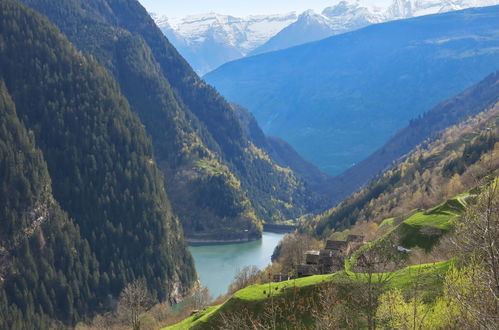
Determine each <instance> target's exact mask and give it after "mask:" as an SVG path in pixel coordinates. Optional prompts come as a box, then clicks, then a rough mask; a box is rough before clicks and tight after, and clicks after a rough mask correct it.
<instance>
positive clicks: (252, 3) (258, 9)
mask: <svg viewBox="0 0 499 330" xmlns="http://www.w3.org/2000/svg"><path fill="white" fill-rule="evenodd" d="M139 1H140V3H141V4H142V5H143V6H144V7H145V8H146V9H147V10H148V11H150V12H155V13H158V14H162V15H166V16H168V17H175V18H181V17H184V16H187V15H193V14H204V13H208V12H216V13H220V14H227V15H233V16H247V15H255V14H266V15H267V14H281V13H287V12H290V11H297V12H302V11H305V10H307V9H314V10H315V11H317V12H321V11H322V10H323V9H324V8H326V7H328V6H331V5H334V4H336V3H338V2H339V1H340V0H139ZM366 2H372V3H380V2H381V3H382V2H386V0H367V1H366Z"/></svg>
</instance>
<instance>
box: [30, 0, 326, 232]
mask: <svg viewBox="0 0 499 330" xmlns="http://www.w3.org/2000/svg"><path fill="white" fill-rule="evenodd" d="M24 2H25V3H27V4H28V5H30V6H32V7H33V8H35V9H37V10H39V11H41V12H43V13H44V14H46V15H47V16H48V17H49V18H50V19H51V20H52V21H53V22H54V23H56V24H57V25H58V26H59V27H60V28H61V29H62V31H63V32H64V33H66V34H67V36H68V38H69V39H70V40H71V41H73V42H74V43H75V44H76V45H77V47H78V48H79V49H81V50H83V51H84V52H87V53H90V54H92V55H93V56H95V58H96V59H97V60H98V61H99V62H100V63H102V64H103V65H105V66H106V67H107V68H108V70H109V71H110V72H111V73H112V74H113V75H114V77H115V78H116V80H117V81H118V83H119V84H120V87H121V90H122V91H123V93H124V94H125V96H126V97H127V99H128V100H129V102H130V104H131V106H132V109H133V111H134V112H136V113H137V114H138V116H139V117H140V119H141V120H142V122H143V123H144V125H145V127H146V129H147V131H148V133H149V134H150V135H151V137H152V140H153V145H154V153H155V157H156V159H157V161H158V164H159V165H160V168H161V169H162V170H163V172H164V174H165V181H166V187H167V189H168V193H169V196H170V197H171V200H172V203H173V208H174V211H175V212H176V213H177V214H178V215H179V217H180V218H181V221H182V224H183V226H184V230H185V233H186V235H187V237H188V238H190V239H225V240H234V239H247V238H248V233H249V238H250V239H252V238H257V237H259V236H260V230H261V229H260V228H261V225H260V223H261V219H263V220H265V221H279V220H284V219H290V218H297V217H300V216H302V215H304V214H307V213H311V212H314V211H316V210H318V209H321V208H325V206H326V204H324V203H323V202H322V201H321V199H320V197H319V196H318V195H317V194H315V193H314V192H313V191H311V190H310V189H309V188H308V187H307V186H306V185H305V184H304V182H303V180H302V179H301V178H299V177H298V176H297V175H296V174H295V173H293V172H292V171H289V170H287V169H283V168H281V167H279V166H277V165H276V164H275V163H274V162H273V161H272V160H271V159H270V158H269V157H268V155H266V154H265V152H263V151H262V150H260V149H258V148H256V147H255V146H254V145H253V144H252V143H251V142H250V141H249V138H248V137H247V136H246V135H245V134H244V132H243V129H242V127H241V124H240V123H239V121H238V118H237V116H236V114H235V113H234V110H233V109H232V108H231V107H230V105H229V104H228V103H227V102H226V101H225V100H224V99H223V98H222V97H220V95H219V94H218V93H217V92H216V91H215V90H214V89H213V88H212V87H210V86H208V85H206V84H205V83H204V82H203V81H201V80H200V79H199V77H198V76H197V75H196V74H195V73H194V72H193V71H192V70H191V69H190V67H189V66H188V64H187V63H186V62H185V60H184V59H183V58H182V57H180V55H179V54H178V53H177V52H176V51H175V49H174V48H173V47H172V46H171V44H170V43H169V42H168V40H167V39H166V38H165V37H164V36H163V34H162V33H161V31H160V30H159V29H158V28H157V27H156V26H155V24H154V21H153V20H152V19H151V18H150V17H149V16H148V15H147V13H146V12H145V10H144V9H143V8H142V7H141V6H140V4H138V2H136V1H132V0H128V1H113V0H108V1H104V0H102V1H97V2H92V3H87V2H83V1H80V0H72V1H64V3H62V2H61V1H50V2H47V1H43V0H26V1H24ZM67 6H70V7H67ZM82 31H84V32H82ZM250 201H251V202H250ZM321 203H322V204H321Z"/></svg>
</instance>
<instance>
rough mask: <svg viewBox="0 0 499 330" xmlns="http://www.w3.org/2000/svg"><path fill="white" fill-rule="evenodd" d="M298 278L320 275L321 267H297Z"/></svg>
mask: <svg viewBox="0 0 499 330" xmlns="http://www.w3.org/2000/svg"><path fill="white" fill-rule="evenodd" d="M296 273H297V275H298V277H305V276H312V275H320V273H321V272H320V270H319V267H318V266H316V265H298V266H297V267H296Z"/></svg>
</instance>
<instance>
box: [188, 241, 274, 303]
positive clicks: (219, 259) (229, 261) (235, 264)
mask: <svg viewBox="0 0 499 330" xmlns="http://www.w3.org/2000/svg"><path fill="white" fill-rule="evenodd" d="M283 237H284V234H275V233H267V232H264V233H263V235H262V239H261V240H259V241H253V242H248V243H239V244H224V245H203V246H189V250H190V251H191V254H192V256H193V257H194V262H195V264H196V270H197V272H198V275H199V279H200V281H201V284H202V285H203V286H206V287H208V289H209V290H210V293H211V295H212V296H213V297H217V296H219V295H221V294H224V293H226V292H227V287H228V286H229V284H230V283H231V282H232V280H233V279H234V275H235V273H236V270H237V269H238V268H242V267H244V266H252V265H255V266H257V267H258V268H259V269H263V268H265V267H266V266H267V265H269V264H270V257H271V256H272V252H274V248H275V247H276V246H277V243H279V241H280V240H281V239H282V238H283Z"/></svg>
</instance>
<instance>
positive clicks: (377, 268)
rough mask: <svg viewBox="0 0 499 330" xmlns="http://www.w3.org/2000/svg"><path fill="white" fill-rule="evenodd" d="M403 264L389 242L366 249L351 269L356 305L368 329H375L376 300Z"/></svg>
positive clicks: (382, 242)
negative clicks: (355, 291)
mask: <svg viewBox="0 0 499 330" xmlns="http://www.w3.org/2000/svg"><path fill="white" fill-rule="evenodd" d="M403 262H404V260H403V259H402V258H400V256H399V254H397V252H396V251H395V249H394V248H393V247H392V244H391V242H390V241H381V242H378V243H376V244H375V245H373V246H371V247H369V248H368V249H366V250H365V251H364V252H363V253H361V254H360V256H359V257H358V258H357V261H356V263H355V265H354V267H353V270H354V271H355V273H354V278H355V281H356V288H357V290H358V291H357V294H356V296H358V304H359V306H361V307H362V310H363V312H364V313H365V315H366V319H367V327H368V329H370V330H371V329H375V328H376V318H375V316H376V309H377V308H378V298H379V296H380V295H381V293H382V292H383V290H384V289H385V287H386V285H387V284H388V283H389V282H390V281H391V280H392V278H393V276H394V273H393V272H394V271H395V270H396V269H397V268H399V267H400V266H401V264H402V263H403Z"/></svg>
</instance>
